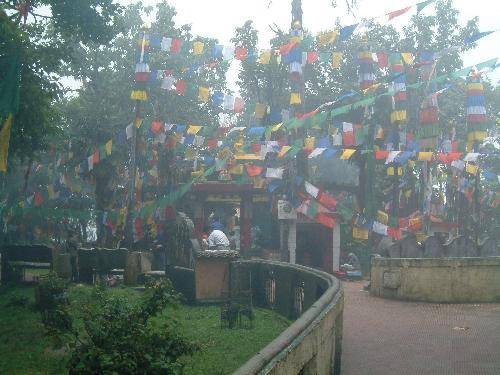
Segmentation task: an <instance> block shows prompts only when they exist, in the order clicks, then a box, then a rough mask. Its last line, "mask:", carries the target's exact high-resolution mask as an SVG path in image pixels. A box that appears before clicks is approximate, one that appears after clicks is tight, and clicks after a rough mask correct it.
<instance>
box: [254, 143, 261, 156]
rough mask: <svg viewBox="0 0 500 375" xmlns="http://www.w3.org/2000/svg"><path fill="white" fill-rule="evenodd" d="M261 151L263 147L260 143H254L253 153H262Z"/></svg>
mask: <svg viewBox="0 0 500 375" xmlns="http://www.w3.org/2000/svg"><path fill="white" fill-rule="evenodd" d="M260 149H261V145H259V144H258V143H254V144H253V145H252V152H253V153H255V154H257V153H259V152H260Z"/></svg>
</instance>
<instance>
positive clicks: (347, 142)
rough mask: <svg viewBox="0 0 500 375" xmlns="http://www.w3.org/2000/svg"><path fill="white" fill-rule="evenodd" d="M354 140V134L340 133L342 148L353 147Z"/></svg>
mask: <svg viewBox="0 0 500 375" xmlns="http://www.w3.org/2000/svg"><path fill="white" fill-rule="evenodd" d="M355 143H356V140H355V138H354V132H353V131H352V132H343V133H342V144H343V145H344V146H355Z"/></svg>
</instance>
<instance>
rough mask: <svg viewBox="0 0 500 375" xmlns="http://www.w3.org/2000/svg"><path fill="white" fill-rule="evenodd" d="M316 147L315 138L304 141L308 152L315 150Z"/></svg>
mask: <svg viewBox="0 0 500 375" xmlns="http://www.w3.org/2000/svg"><path fill="white" fill-rule="evenodd" d="M315 145H316V138H315V137H307V138H305V139H304V148H307V149H308V150H314V147H315Z"/></svg>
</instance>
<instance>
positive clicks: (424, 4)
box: [417, 0, 434, 14]
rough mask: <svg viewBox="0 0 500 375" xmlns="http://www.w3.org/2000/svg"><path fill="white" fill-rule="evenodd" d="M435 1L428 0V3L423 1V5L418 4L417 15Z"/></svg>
mask: <svg viewBox="0 0 500 375" xmlns="http://www.w3.org/2000/svg"><path fill="white" fill-rule="evenodd" d="M433 2H434V0H427V1H422V2H421V3H418V4H417V14H419V13H420V12H421V11H422V10H423V9H424V8H425V7H426V6H427V5H429V4H430V3H433Z"/></svg>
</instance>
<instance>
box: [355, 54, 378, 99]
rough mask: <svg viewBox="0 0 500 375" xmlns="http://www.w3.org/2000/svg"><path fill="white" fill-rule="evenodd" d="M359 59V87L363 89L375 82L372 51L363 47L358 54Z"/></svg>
mask: <svg viewBox="0 0 500 375" xmlns="http://www.w3.org/2000/svg"><path fill="white" fill-rule="evenodd" d="M358 61H359V87H360V88H361V90H365V89H367V88H369V87H370V86H372V85H373V83H374V82H375V74H374V72H373V53H372V52H370V51H368V50H367V47H364V49H363V50H362V51H360V52H359V54H358Z"/></svg>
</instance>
